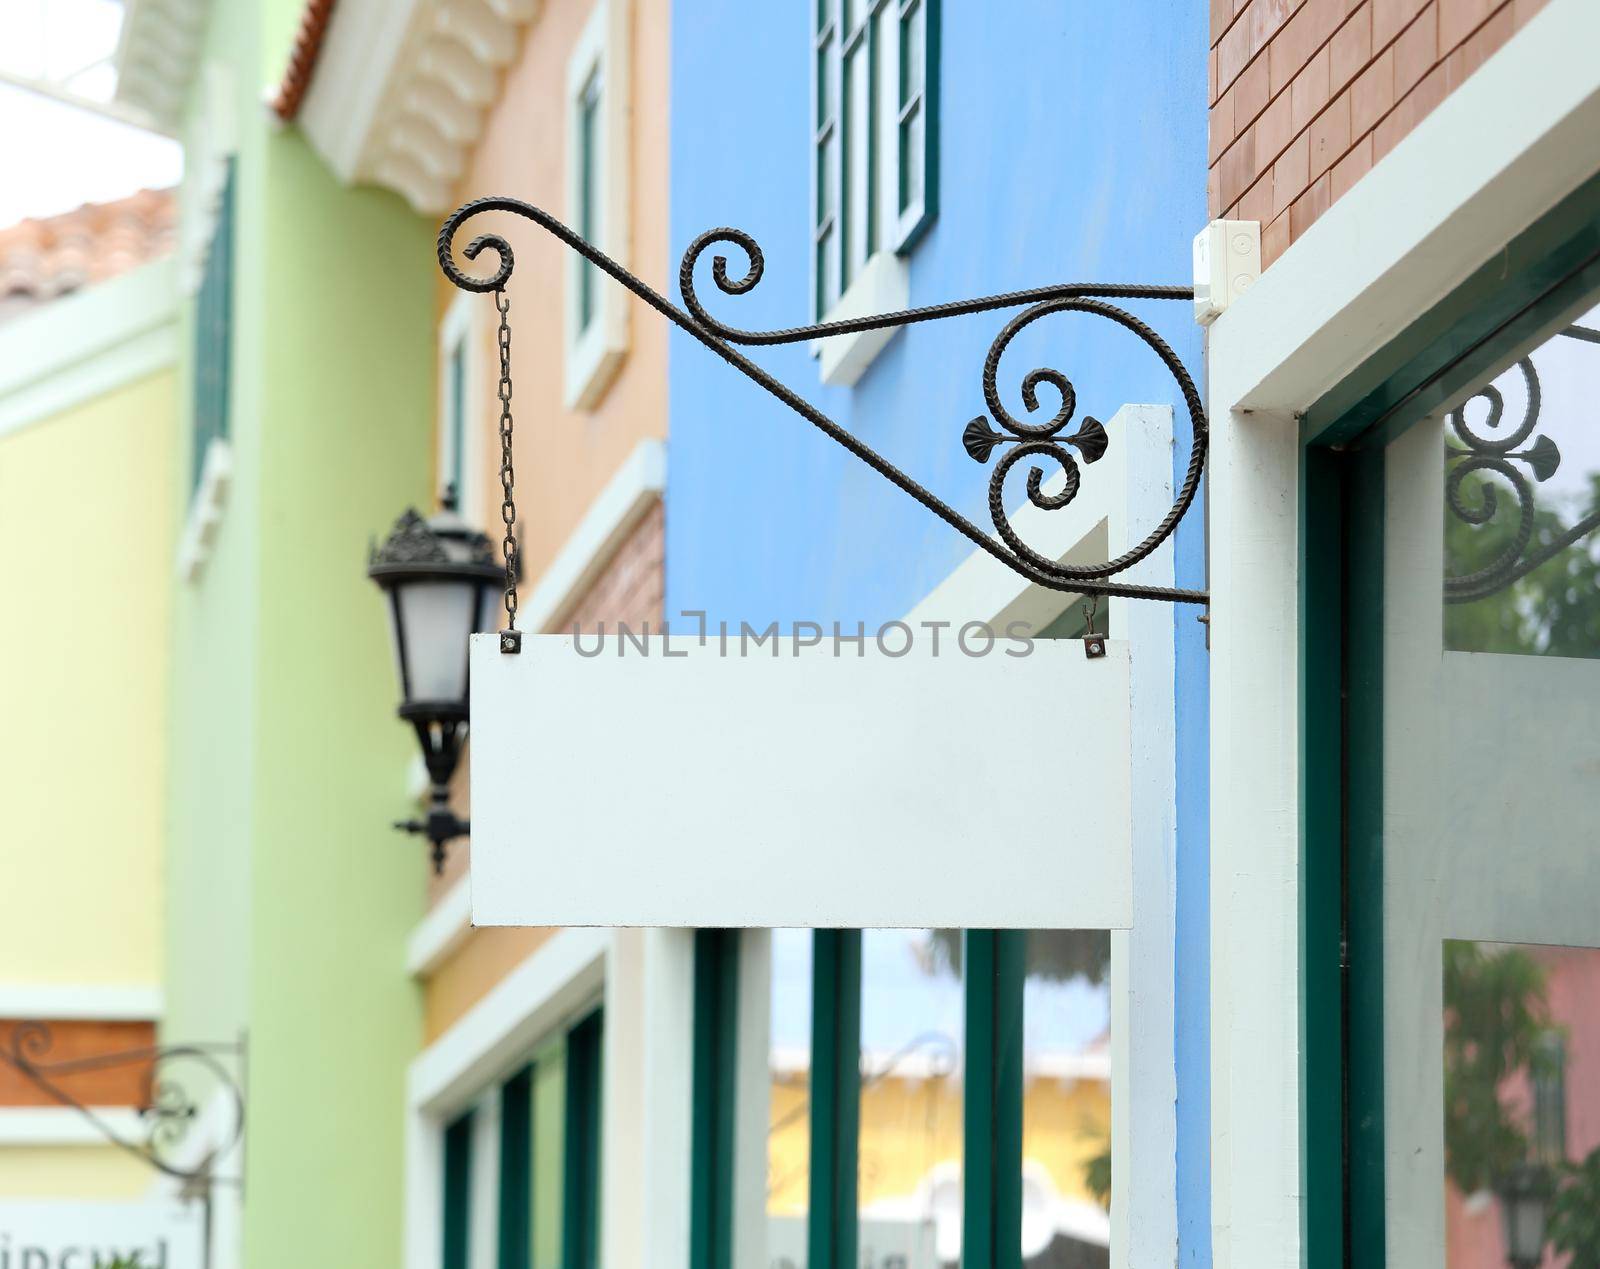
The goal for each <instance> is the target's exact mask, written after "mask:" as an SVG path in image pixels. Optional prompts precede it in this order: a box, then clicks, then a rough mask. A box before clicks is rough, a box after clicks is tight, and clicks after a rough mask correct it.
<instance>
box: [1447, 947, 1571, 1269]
mask: <svg viewBox="0 0 1600 1269" xmlns="http://www.w3.org/2000/svg"><path fill="white" fill-rule="evenodd" d="M1444 1129H1445V1139H1444V1151H1445V1169H1446V1173H1445V1174H1446V1177H1447V1179H1448V1182H1449V1184H1448V1190H1447V1193H1446V1196H1445V1263H1446V1264H1447V1265H1448V1266H1451V1269H1458V1267H1461V1269H1464V1267H1467V1266H1477V1265H1484V1264H1496V1265H1498V1264H1500V1263H1504V1260H1505V1258H1506V1254H1505V1252H1506V1248H1507V1247H1508V1246H1511V1245H1512V1244H1513V1242H1514V1241H1521V1240H1522V1238H1523V1237H1524V1236H1526V1238H1527V1240H1528V1249H1529V1250H1530V1252H1531V1251H1532V1250H1533V1249H1534V1248H1536V1247H1542V1245H1543V1243H1544V1242H1545V1241H1549V1242H1552V1243H1554V1244H1555V1247H1556V1248H1557V1249H1558V1251H1560V1252H1563V1253H1566V1254H1569V1255H1572V1254H1579V1258H1578V1259H1575V1260H1574V1261H1573V1262H1572V1263H1574V1264H1586V1263H1589V1262H1590V1261H1591V1260H1592V1259H1593V1257H1594V1254H1595V1253H1596V1252H1597V1251H1600V1226H1596V1224H1595V1223H1594V1221H1595V1214H1596V1213H1600V950H1597V949H1595V948H1587V947H1537V946H1530V945H1526V944H1523V945H1518V944H1511V943H1475V942H1470V941H1466V940H1455V939H1451V940H1447V941H1446V942H1445V945H1444ZM1585 1160H1588V1166H1587V1167H1585V1166H1584V1164H1585ZM1520 1191H1526V1193H1525V1194H1522V1195H1521V1196H1520V1197H1519V1192H1520ZM1530 1206H1535V1207H1539V1208H1542V1209H1543V1214H1544V1220H1543V1221H1542V1222H1539V1223H1540V1224H1542V1225H1543V1226H1544V1228H1543V1229H1538V1228H1533V1227H1532V1226H1530V1227H1529V1229H1527V1230H1524V1229H1522V1228H1519V1227H1518V1218H1519V1216H1521V1215H1522V1214H1524V1212H1526V1211H1527V1209H1528V1208H1529V1207H1530ZM1529 1214H1534V1213H1529ZM1541 1234H1543V1235H1547V1236H1548V1238H1541V1237H1540V1235H1541ZM1546 1263H1550V1262H1549V1261H1546Z"/></svg>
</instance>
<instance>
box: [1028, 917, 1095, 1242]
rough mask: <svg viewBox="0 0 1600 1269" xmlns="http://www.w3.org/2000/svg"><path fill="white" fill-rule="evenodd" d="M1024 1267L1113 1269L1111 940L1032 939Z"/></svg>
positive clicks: (1091, 936)
mask: <svg viewBox="0 0 1600 1269" xmlns="http://www.w3.org/2000/svg"><path fill="white" fill-rule="evenodd" d="M1026 949H1027V950H1026V962H1025V964H1026V971H1025V974H1026V976H1025V978H1024V979H1023V988H1022V991H1023V1001H1022V1010H1023V1043H1022V1260H1023V1263H1024V1264H1025V1265H1028V1266H1037V1267H1038V1269H1045V1267H1046V1266H1056V1265H1082V1266H1090V1265H1105V1264H1108V1263H1109V1247H1110V1241H1111V1218H1110V1203H1111V1049H1110V1029H1111V989H1110V976H1111V938H1110V936H1109V935H1108V934H1107V933H1106V932H1105V931H1104V930H1084V931H1079V930H1031V931H1029V932H1028V934H1027V936H1026Z"/></svg>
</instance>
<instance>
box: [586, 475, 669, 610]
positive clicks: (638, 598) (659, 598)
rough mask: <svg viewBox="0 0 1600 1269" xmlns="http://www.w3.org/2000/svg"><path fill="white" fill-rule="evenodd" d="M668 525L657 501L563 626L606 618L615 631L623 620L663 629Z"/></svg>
mask: <svg viewBox="0 0 1600 1269" xmlns="http://www.w3.org/2000/svg"><path fill="white" fill-rule="evenodd" d="M665 526H666V520H665V516H664V515H663V513H662V505H661V502H660V501H659V500H657V501H656V503H655V504H654V505H653V506H652V507H651V508H650V510H649V511H647V512H645V514H644V517H643V518H642V519H641V520H640V521H639V523H638V524H636V525H635V526H634V528H633V532H632V533H630V534H629V535H628V538H627V540H626V541H625V542H623V544H622V545H621V546H619V547H618V548H617V553H616V554H615V555H613V556H612V557H611V563H610V564H608V565H607V566H606V570H605V572H603V573H602V574H600V576H599V577H598V578H596V579H595V582H594V585H592V586H591V587H589V590H588V593H586V594H585V595H584V597H583V598H582V599H580V600H579V601H578V604H577V607H576V608H574V609H573V611H572V612H571V614H569V615H568V616H567V617H566V619H565V620H563V621H562V623H561V628H562V629H563V630H571V629H572V627H573V624H574V623H577V625H578V626H579V627H580V628H581V629H583V630H586V631H589V630H597V629H599V623H601V622H602V621H603V622H605V624H606V629H607V630H608V631H615V629H616V625H617V623H618V622H625V623H627V625H628V627H629V628H630V629H633V630H641V629H643V627H644V625H645V623H647V622H648V623H649V626H650V629H651V630H652V631H659V630H660V629H661V617H662V612H661V605H662V603H663V602H664V600H665V598H666V592H665V574H664V571H663V567H662V564H663V560H664V559H665V553H666V545H665Z"/></svg>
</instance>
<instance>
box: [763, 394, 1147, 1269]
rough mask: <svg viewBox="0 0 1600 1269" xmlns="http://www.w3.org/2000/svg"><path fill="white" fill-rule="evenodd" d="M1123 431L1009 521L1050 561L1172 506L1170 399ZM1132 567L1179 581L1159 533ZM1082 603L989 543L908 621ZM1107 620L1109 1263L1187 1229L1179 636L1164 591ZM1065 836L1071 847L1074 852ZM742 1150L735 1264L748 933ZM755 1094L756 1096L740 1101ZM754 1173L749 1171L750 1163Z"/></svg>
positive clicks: (1123, 417) (1107, 543)
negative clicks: (1129, 710)
mask: <svg viewBox="0 0 1600 1269" xmlns="http://www.w3.org/2000/svg"><path fill="white" fill-rule="evenodd" d="M1106 426H1107V430H1108V431H1109V432H1110V433H1111V435H1113V436H1115V437H1116V438H1117V443H1116V444H1115V445H1113V446H1112V447H1111V448H1110V449H1109V450H1108V451H1107V452H1106V455H1105V457H1104V458H1102V459H1101V460H1100V462H1099V463H1097V464H1096V466H1095V469H1094V472H1093V474H1092V476H1091V477H1090V478H1087V479H1085V481H1084V483H1083V488H1082V489H1081V490H1080V492H1079V494H1078V497H1077V498H1076V499H1075V500H1074V501H1073V502H1072V504H1071V506H1070V507H1068V508H1066V509H1064V510H1061V511H1054V512H1050V511H1043V510H1040V509H1039V508H1037V507H1033V506H1027V505H1024V506H1023V507H1022V509H1021V510H1020V511H1018V512H1017V514H1016V515H1014V516H1013V518H1012V523H1013V524H1014V525H1015V527H1016V529H1017V532H1018V533H1019V534H1021V536H1022V537H1023V538H1024V539H1025V540H1026V541H1028V542H1029V543H1031V544H1033V545H1034V547H1035V548H1036V549H1037V550H1039V551H1040V552H1041V553H1043V554H1045V555H1048V556H1049V557H1050V558H1052V559H1056V560H1060V561H1063V562H1073V563H1092V562H1094V561H1097V560H1101V559H1109V558H1111V557H1113V556H1116V555H1120V554H1121V553H1122V552H1123V551H1125V550H1127V549H1129V548H1130V547H1132V546H1133V545H1134V544H1136V543H1137V542H1138V541H1139V540H1140V539H1141V538H1142V537H1143V536H1144V534H1145V533H1147V532H1148V531H1149V528H1150V526H1151V525H1153V524H1155V523H1156V522H1157V521H1158V520H1160V518H1161V517H1162V516H1163V515H1165V514H1166V512H1167V510H1168V509H1169V508H1170V507H1171V506H1172V500H1173V485H1172V431H1173V425H1172V411H1171V409H1170V408H1169V407H1165V406H1148V405H1142V406H1141V405H1130V406H1124V407H1123V408H1122V409H1121V410H1119V411H1118V412H1117V414H1116V415H1115V416H1114V417H1113V418H1112V419H1111V420H1110V422H1109V423H1107V425H1106ZM1138 580H1139V581H1140V582H1146V583H1148V584H1150V585H1154V586H1172V585H1175V584H1176V582H1175V576H1174V557H1173V544H1172V542H1171V541H1170V540H1168V541H1167V542H1165V543H1163V544H1162V545H1161V546H1160V547H1158V548H1157V549H1156V550H1155V551H1154V552H1152V553H1151V555H1150V557H1149V558H1148V559H1147V560H1145V561H1144V562H1143V563H1142V564H1140V566H1139V569H1138ZM1078 602H1079V599H1078V597H1077V596H1073V595H1065V594H1063V593H1061V592H1059V591H1053V590H1046V589H1044V588H1043V587H1039V586H1035V585H1033V584H1032V583H1031V582H1028V581H1027V580H1025V579H1024V578H1022V577H1019V576H1018V575H1017V574H1016V573H1014V572H1013V571H1011V570H1010V569H1009V568H1007V567H1006V566H1005V565H1003V564H1001V563H1000V562H999V561H998V560H996V559H995V558H994V557H993V556H991V555H990V554H989V553H988V552H987V551H981V550H978V551H974V552H973V553H972V554H971V555H970V556H969V557H968V558H967V560H966V561H964V562H963V563H962V564H961V565H960V566H959V567H958V568H956V569H955V570H954V571H953V572H952V573H951V574H950V575H949V576H948V577H947V578H946V579H945V580H944V581H943V582H941V583H940V584H939V585H938V586H937V587H935V588H934V590H933V591H931V592H930V593H929V594H928V595H927V596H926V597H925V598H924V599H923V600H922V601H921V602H920V603H919V604H917V605H916V606H915V607H914V608H913V609H912V610H911V611H910V612H909V613H907V614H906V616H905V617H904V620H905V622H906V623H907V624H909V625H911V626H913V627H916V626H917V623H919V622H937V621H944V622H949V623H951V629H954V628H956V627H958V626H960V625H961V624H962V623H964V622H968V621H987V622H988V623H989V624H990V625H991V626H992V627H994V628H995V629H997V630H1003V629H1005V628H1006V626H1007V624H1008V623H1010V622H1013V621H1022V622H1027V623H1028V624H1029V625H1030V627H1031V628H1032V629H1033V630H1034V631H1039V630H1042V629H1043V628H1044V627H1045V626H1047V625H1049V624H1050V622H1052V621H1053V620H1055V619H1056V618H1057V617H1058V616H1059V615H1060V614H1061V613H1062V612H1064V611H1066V610H1068V609H1070V608H1072V607H1074V606H1075V605H1076V604H1077V603H1078ZM1102 603H1103V604H1104V614H1105V615H1104V621H1105V622H1106V623H1109V629H1110V630H1111V631H1112V633H1113V634H1114V636H1115V637H1116V638H1117V639H1119V640H1121V639H1126V640H1127V641H1128V642H1129V643H1130V644H1131V645H1132V646H1133V647H1134V648H1135V649H1137V655H1136V656H1135V657H1134V658H1133V659H1132V662H1131V673H1132V678H1131V688H1132V696H1133V717H1132V733H1131V734H1132V741H1133V744H1132V752H1133V771H1132V781H1133V799H1132V806H1133V825H1132V829H1133V889H1134V894H1135V895H1136V896H1137V897H1138V898H1137V909H1136V918H1135V923H1134V926H1133V928H1132V929H1130V930H1113V931H1111V977H1110V996H1111V1088H1112V1104H1111V1141H1112V1186H1111V1265H1112V1269H1128V1267H1129V1266H1134V1265H1159V1264H1162V1263H1166V1264H1171V1263H1172V1256H1173V1248H1175V1247H1176V1246H1177V1241H1178V1224H1177V1221H1178V1217H1177V1175H1176V1172H1175V1170H1174V1168H1173V1159H1174V1158H1175V1157H1176V1153H1177V1067H1176V1057H1175V1029H1174V1023H1175V1017H1176V1012H1175V1011H1176V985H1175V965H1174V961H1173V948H1174V946H1175V940H1176V936H1177V935H1176V930H1177V916H1176V893H1177V890H1176V887H1177V874H1176V871H1175V869H1176V859H1177V850H1176V840H1177V839H1176V823H1177V810H1176V800H1177V788H1176V771H1177V768H1176V731H1175V723H1174V715H1173V708H1172V706H1173V689H1172V684H1173V674H1174V672H1175V658H1176V643H1175V635H1174V627H1173V616H1172V612H1171V609H1170V608H1169V607H1168V606H1167V605H1165V604H1152V603H1149V602H1146V601H1142V600H1128V599H1120V598H1115V597H1113V598H1111V599H1108V600H1104V601H1102ZM1068 848H1069V847H1068V846H1067V845H1066V840H1065V838H1063V849H1068ZM740 951H741V956H740V975H741V981H740V989H739V997H740V999H739V1048H738V1054H739V1056H738V1075H737V1086H738V1088H739V1090H740V1099H741V1104H740V1107H739V1109H738V1111H737V1117H736V1119H735V1129H734V1131H735V1139H736V1142H737V1145H736V1147H735V1149H736V1150H737V1151H740V1152H744V1153H743V1154H742V1158H743V1159H745V1160H748V1159H750V1158H751V1157H752V1156H753V1157H755V1158H757V1159H759V1160H760V1161H761V1164H760V1167H754V1166H753V1165H751V1164H749V1163H745V1162H740V1163H739V1164H738V1165H737V1166H736V1169H735V1178H736V1179H735V1182H734V1185H735V1199H734V1211H735V1218H734V1244H735V1248H736V1254H735V1263H740V1264H752V1263H759V1256H758V1255H757V1252H758V1251H759V1250H760V1249H761V1248H762V1247H764V1245H765V1243H764V1234H763V1232H762V1231H763V1228H764V1225H763V1217H764V1211H765V1208H764V1199H765V1187H764V1185H763V1184H762V1182H761V1178H762V1177H763V1176H764V1169H765V1162H766V1142H767V1138H766V1128H767V1118H766V1114H765V1110H766V1105H767V1096H768V1089H767V1079H768V1044H769V1042H768V1027H769V1008H770V1000H769V978H770V963H771V962H770V939H769V938H768V937H766V932H765V931H759V930H758V931H749V932H747V933H746V935H745V937H744V939H743V940H742V942H741V948H740ZM746 1099H749V1100H750V1102H751V1105H745V1104H744V1103H745V1101H746ZM752 1171H754V1173H755V1174H756V1179H755V1180H754V1181H752V1179H751V1177H750V1176H749V1175H748V1173H750V1172H752Z"/></svg>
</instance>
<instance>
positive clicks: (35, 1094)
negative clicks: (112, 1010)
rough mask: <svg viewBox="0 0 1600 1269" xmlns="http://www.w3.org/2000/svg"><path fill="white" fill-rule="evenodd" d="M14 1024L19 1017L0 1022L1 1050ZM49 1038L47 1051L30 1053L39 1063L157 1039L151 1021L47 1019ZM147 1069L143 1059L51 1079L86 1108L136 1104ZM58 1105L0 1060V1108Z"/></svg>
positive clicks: (144, 1045) (122, 1049) (106, 1052)
mask: <svg viewBox="0 0 1600 1269" xmlns="http://www.w3.org/2000/svg"><path fill="white" fill-rule="evenodd" d="M19 1024H20V1020H19V1019H12V1018H7V1019H3V1020H0V1048H4V1049H6V1050H10V1048H11V1046H12V1044H13V1040H12V1033H13V1031H14V1030H15V1028H16V1027H17V1026H18V1025H19ZM50 1041H51V1043H50V1048H49V1051H48V1052H43V1053H36V1054H35V1055H34V1056H35V1059H36V1060H37V1061H38V1062H39V1064H40V1065H41V1066H43V1065H47V1064H49V1063H52V1062H75V1061H79V1060H81V1059H84V1058H96V1057H105V1056H107V1055H109V1054H112V1053H124V1052H127V1051H129V1050H132V1049H146V1048H149V1047H150V1046H151V1045H153V1044H154V1043H155V1042H156V1028H155V1024H154V1023H151V1022H76V1021H66V1022H52V1023H51V1024H50ZM148 1069H149V1064H148V1063H137V1064H133V1065H129V1066H118V1067H108V1068H106V1069H105V1070H88V1071H80V1072H78V1073H76V1074H72V1075H62V1076H59V1077H58V1078H57V1080H56V1082H57V1083H58V1084H59V1085H60V1086H61V1088H62V1089H63V1090H64V1091H65V1092H67V1093H69V1094H70V1095H71V1096H73V1097H76V1098H77V1099H78V1100H79V1101H80V1102H82V1103H83V1104H84V1105H85V1106H139V1105H142V1104H143V1103H144V1100H145V1086H144V1085H145V1078H146V1074H147V1072H148ZM59 1104H60V1103H58V1102H57V1101H56V1100H55V1099H54V1098H53V1097H51V1096H50V1095H49V1094H48V1093H46V1092H44V1090H42V1089H41V1088H39V1086H38V1085H36V1084H34V1083H32V1082H31V1081H29V1080H28V1079H27V1078H26V1077H25V1076H23V1075H22V1074H21V1072H19V1071H17V1070H15V1069H14V1068H13V1067H11V1066H8V1065H7V1064H5V1063H4V1062H0V1107H6V1106H56V1105H59Z"/></svg>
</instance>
